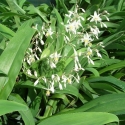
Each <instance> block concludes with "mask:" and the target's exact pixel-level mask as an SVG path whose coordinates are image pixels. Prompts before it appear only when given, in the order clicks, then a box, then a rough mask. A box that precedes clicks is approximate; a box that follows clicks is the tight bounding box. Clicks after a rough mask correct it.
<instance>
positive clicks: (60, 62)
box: [22, 4, 109, 95]
mask: <svg viewBox="0 0 125 125" xmlns="http://www.w3.org/2000/svg"><path fill="white" fill-rule="evenodd" d="M52 13H53V14H55V15H53V16H52V15H51V16H50V21H49V23H46V22H43V23H42V26H40V25H39V24H37V23H36V24H34V26H33V28H34V29H35V30H36V34H35V36H34V38H33V39H32V42H31V45H30V46H29V48H28V50H27V53H26V55H25V58H24V62H23V68H22V69H23V72H25V75H26V76H27V79H32V80H33V82H34V86H36V85H37V84H41V85H43V89H45V90H46V93H47V95H50V93H54V92H55V91H56V90H63V89H64V88H66V86H67V84H73V83H75V82H76V83H80V77H81V75H84V70H86V67H87V65H88V64H92V65H94V61H93V60H94V59H95V58H96V59H100V58H102V56H101V49H103V47H104V45H103V43H102V42H101V41H100V40H99V36H100V35H101V32H102V31H101V30H104V28H107V25H106V24H105V23H104V22H103V20H107V21H109V18H108V15H109V13H108V12H107V11H106V10H105V11H102V12H101V10H100V9H98V10H95V11H93V13H92V14H91V15H88V14H87V12H86V11H85V10H84V9H83V8H80V7H79V6H78V5H77V4H75V5H74V6H73V7H72V8H71V10H69V11H68V12H67V13H64V14H63V17H61V15H60V14H59V12H58V11H57V9H55V8H54V10H53V11H52ZM54 16H56V18H55V17H54ZM103 17H104V19H103ZM96 41H97V42H96Z"/></svg>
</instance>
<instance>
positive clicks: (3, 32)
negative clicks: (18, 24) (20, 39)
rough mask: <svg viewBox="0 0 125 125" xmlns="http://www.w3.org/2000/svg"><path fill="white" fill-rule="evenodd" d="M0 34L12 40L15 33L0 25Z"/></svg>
mask: <svg viewBox="0 0 125 125" xmlns="http://www.w3.org/2000/svg"><path fill="white" fill-rule="evenodd" d="M0 34H1V35H2V36H4V37H5V38H7V39H11V38H12V37H13V36H14V34H15V33H14V32H13V31H12V30H11V29H9V28H8V27H6V26H5V25H2V24H0Z"/></svg>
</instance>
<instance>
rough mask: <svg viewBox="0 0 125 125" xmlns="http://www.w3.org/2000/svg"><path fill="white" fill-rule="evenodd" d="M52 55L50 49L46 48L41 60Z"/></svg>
mask: <svg viewBox="0 0 125 125" xmlns="http://www.w3.org/2000/svg"><path fill="white" fill-rule="evenodd" d="M49 55H50V49H48V48H46V49H44V51H43V52H42V55H41V56H40V60H42V59H45V58H47V57H48V56H49Z"/></svg>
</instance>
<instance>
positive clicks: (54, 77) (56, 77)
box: [51, 74, 60, 82]
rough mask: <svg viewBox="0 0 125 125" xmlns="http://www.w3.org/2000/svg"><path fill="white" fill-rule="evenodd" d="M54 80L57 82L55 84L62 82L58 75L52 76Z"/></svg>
mask: <svg viewBox="0 0 125 125" xmlns="http://www.w3.org/2000/svg"><path fill="white" fill-rule="evenodd" d="M51 78H52V80H53V81H55V82H59V81H60V77H59V76H58V74H53V75H52V76H51Z"/></svg>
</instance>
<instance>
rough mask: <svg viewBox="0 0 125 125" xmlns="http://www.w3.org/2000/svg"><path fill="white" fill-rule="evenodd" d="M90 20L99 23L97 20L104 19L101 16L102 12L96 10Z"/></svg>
mask: <svg viewBox="0 0 125 125" xmlns="http://www.w3.org/2000/svg"><path fill="white" fill-rule="evenodd" d="M90 19H91V20H90ZM88 20H90V22H95V23H96V24H97V22H101V21H102V19H101V18H100V14H97V12H96V11H95V12H94V15H91V17H90V18H88Z"/></svg>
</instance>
